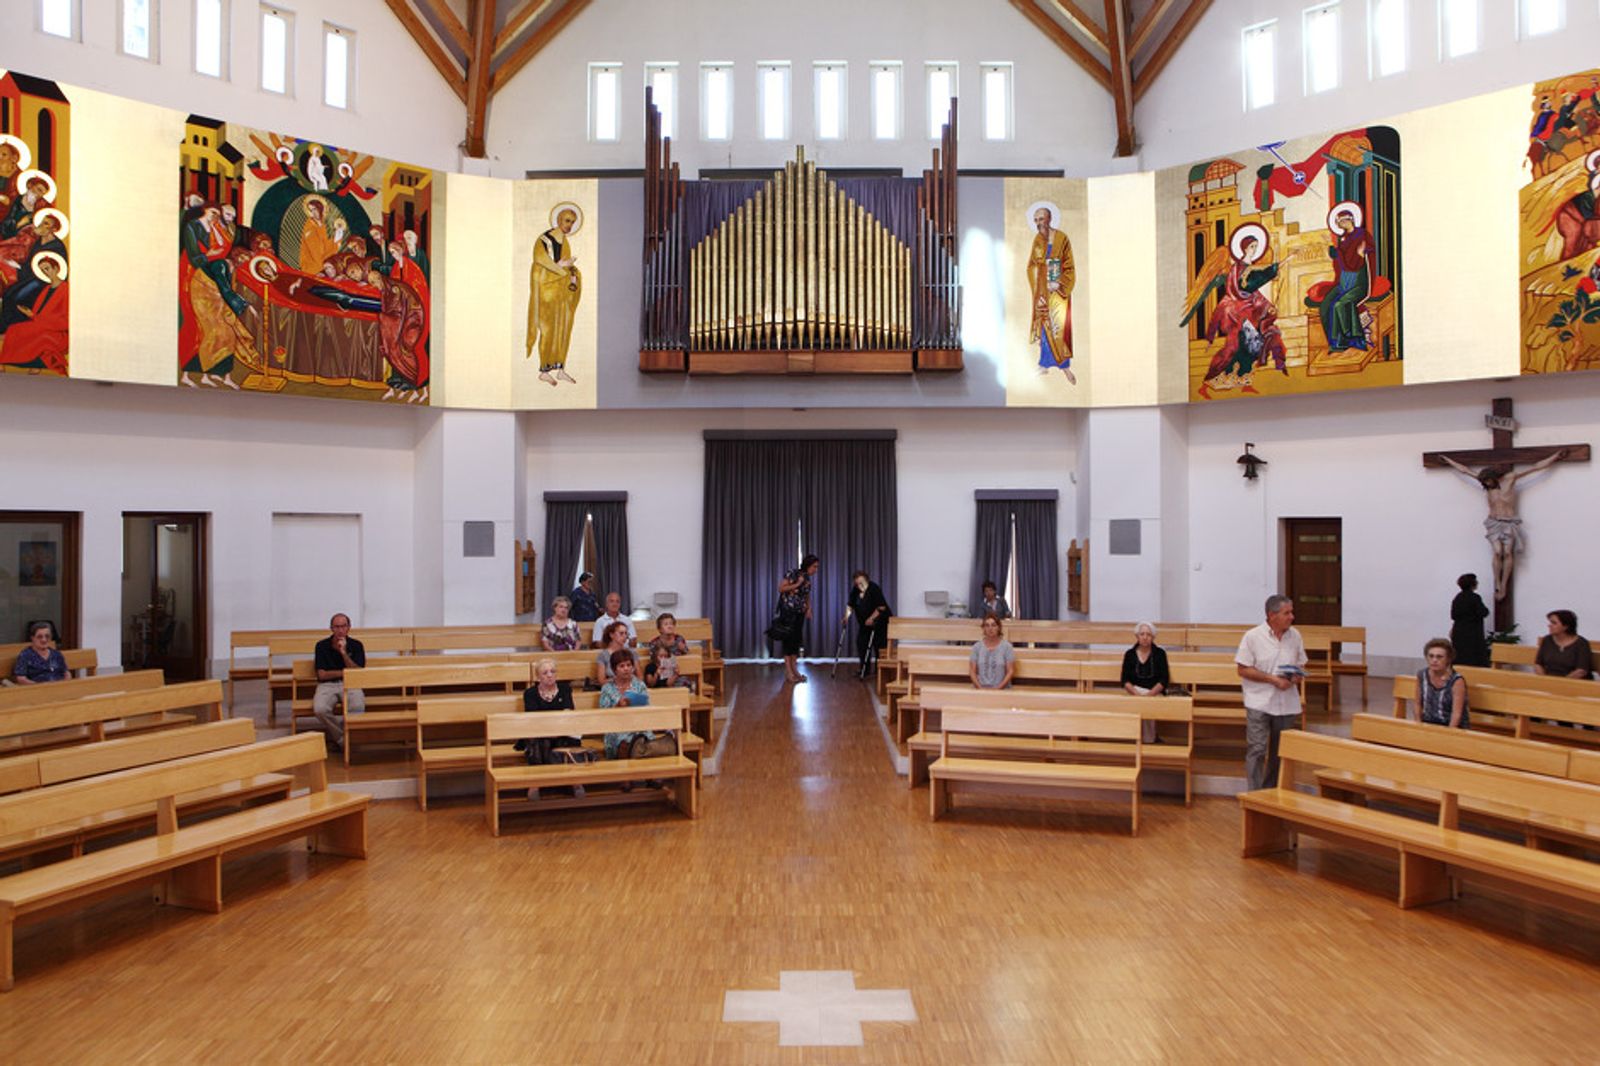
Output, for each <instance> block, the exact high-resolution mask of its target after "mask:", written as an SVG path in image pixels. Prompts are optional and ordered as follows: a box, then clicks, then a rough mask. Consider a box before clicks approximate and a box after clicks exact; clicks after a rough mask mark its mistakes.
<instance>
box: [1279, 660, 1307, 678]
mask: <svg viewBox="0 0 1600 1066" xmlns="http://www.w3.org/2000/svg"><path fill="white" fill-rule="evenodd" d="M1277 674H1278V676H1279V677H1305V676H1306V672H1305V671H1304V670H1302V669H1300V668H1299V667H1298V666H1296V665H1294V664H1293V663H1287V664H1285V665H1283V666H1280V667H1278V669H1277Z"/></svg>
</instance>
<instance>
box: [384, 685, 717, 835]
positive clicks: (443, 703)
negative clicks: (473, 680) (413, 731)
mask: <svg viewBox="0 0 1600 1066" xmlns="http://www.w3.org/2000/svg"><path fill="white" fill-rule="evenodd" d="M689 699H690V694H689V690H688V689H686V688H676V689H673V688H668V689H653V690H652V691H651V693H650V706H652V707H673V708H677V709H678V710H679V711H680V712H681V714H682V721H681V724H680V726H679V728H680V729H681V730H682V732H680V733H679V734H678V742H679V743H678V750H679V751H680V752H681V753H682V754H683V755H684V756H685V757H686V758H688V759H690V760H691V761H692V762H693V763H694V765H695V784H696V785H698V784H699V783H700V764H701V761H702V759H703V756H704V752H705V747H706V742H705V739H704V738H703V737H701V736H700V735H699V734H698V733H696V731H695V730H694V729H692V728H691V727H690V722H689V710H690V705H689ZM572 703H573V709H574V710H579V711H599V710H601V709H602V708H601V707H600V693H598V692H577V691H575V692H573V694H572ZM521 710H522V696H521V695H520V694H516V695H509V696H502V695H494V696H428V697H424V698H422V699H420V700H418V701H417V741H416V743H417V806H418V807H419V808H420V809H421V810H424V811H425V810H427V809H428V778H429V777H430V776H442V775H446V774H465V773H473V774H477V773H482V772H483V738H484V722H485V721H486V720H487V719H488V717H489V716H490V715H493V714H514V713H516V712H518V711H521ZM538 713H541V714H547V713H554V712H546V711H541V712H538ZM496 758H497V759H498V760H499V761H500V762H501V763H503V764H504V765H513V764H517V763H523V762H526V759H524V757H523V755H522V753H521V752H518V751H515V750H512V749H510V748H507V749H506V750H504V751H499V752H496Z"/></svg>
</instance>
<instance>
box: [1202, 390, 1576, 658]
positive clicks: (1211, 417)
mask: <svg viewBox="0 0 1600 1066" xmlns="http://www.w3.org/2000/svg"><path fill="white" fill-rule="evenodd" d="M1496 396H1510V397H1512V398H1513V399H1514V400H1515V411H1516V418H1517V421H1518V422H1519V423H1520V424H1521V427H1522V428H1521V429H1520V430H1519V431H1518V433H1517V435H1516V443H1517V444H1518V445H1519V446H1532V445H1542V444H1572V443H1589V444H1591V445H1594V444H1600V440H1596V433H1595V425H1596V423H1595V418H1594V411H1595V406H1596V403H1597V401H1600V380H1597V378H1596V376H1595V375H1592V374H1574V375H1565V376H1564V377H1561V378H1559V379H1558V378H1552V377H1543V378H1524V379H1520V380H1515V381H1498V382H1473V383H1463V384H1458V385H1434V386H1428V387H1424V388H1411V389H1404V390H1399V389H1384V390H1374V391H1371V392H1367V393H1364V394H1346V395H1334V394H1330V395H1327V396H1323V397H1320V398H1309V397H1306V398H1291V399H1283V400H1278V401H1274V402H1272V403H1268V404H1260V403H1252V404H1250V406H1249V411H1250V417H1249V418H1248V419H1245V418H1242V417H1241V413H1242V409H1241V407H1240V405H1239V404H1237V403H1225V404H1207V405H1201V406H1195V407H1191V408H1190V409H1189V429H1188V454H1189V509H1190V516H1189V537H1188V541H1189V563H1190V567H1191V570H1190V581H1189V597H1190V604H1191V605H1192V611H1191V614H1192V617H1193V619H1194V620H1195V621H1216V622H1241V621H1242V622H1248V621H1254V620H1256V619H1257V618H1258V617H1259V616H1260V615H1261V607H1262V601H1263V600H1264V599H1265V597H1266V596H1267V595H1269V594H1270V593H1272V592H1275V591H1278V586H1279V584H1280V582H1281V581H1282V578H1283V566H1282V556H1283V546H1282V544H1281V543H1280V542H1281V533H1280V523H1281V520H1282V519H1284V518H1295V517H1324V516H1326V517H1334V516H1338V517H1342V518H1343V520H1344V526H1343V528H1344V620H1345V622H1346V623H1348V624H1350V625H1365V626H1366V627H1367V630H1368V634H1369V636H1370V637H1371V639H1372V648H1371V652H1370V653H1371V654H1376V655H1381V656H1394V657H1405V658H1418V659H1420V655H1421V649H1422V645H1423V642H1425V641H1426V640H1427V639H1428V638H1429V637H1434V636H1442V635H1448V633H1449V629H1450V614H1449V611H1450V598H1451V597H1452V596H1453V595H1455V591H1456V589H1455V579H1456V575H1458V574H1460V573H1463V572H1465V571H1473V572H1475V573H1477V574H1478V576H1479V579H1480V581H1481V582H1482V588H1483V591H1484V593H1485V596H1486V597H1487V594H1488V590H1489V589H1490V587H1491V586H1492V584H1493V579H1492V573H1491V570H1490V565H1489V561H1490V554H1489V547H1488V544H1487V543H1486V542H1485V541H1484V539H1483V518H1484V515H1485V514H1486V513H1487V511H1486V507H1485V503H1484V498H1483V492H1482V491H1481V490H1480V489H1479V488H1477V486H1476V485H1475V484H1473V483H1472V482H1469V481H1467V480H1466V479H1465V478H1463V477H1462V476H1460V475H1458V474H1455V473H1453V472H1451V471H1448V470H1424V469H1423V466H1422V453H1423V452H1425V451H1442V450H1448V449H1464V448H1487V447H1489V443H1490V442H1489V431H1488V430H1487V429H1485V428H1484V425H1483V418H1484V415H1486V414H1487V413H1488V412H1489V401H1490V400H1491V399H1492V398H1493V397H1496ZM1246 440H1250V441H1253V442H1255V445H1256V449H1255V450H1256V453H1257V454H1258V455H1260V456H1261V457H1262V458H1264V459H1266V460H1267V461H1268V463H1269V465H1268V466H1267V467H1266V468H1265V469H1264V470H1263V471H1262V473H1261V478H1260V480H1258V481H1254V482H1247V481H1245V480H1244V479H1243V478H1242V477H1241V476H1240V467H1239V466H1238V464H1237V463H1236V462H1235V460H1236V459H1237V458H1238V456H1239V453H1240V452H1242V451H1243V450H1244V447H1243V445H1244V442H1245V441H1246ZM1519 491H1520V495H1521V511H1522V516H1523V519H1524V522H1525V523H1526V524H1525V532H1526V534H1527V538H1528V549H1527V553H1526V554H1525V555H1523V556H1522V557H1521V558H1520V559H1519V561H1518V564H1517V578H1516V590H1517V594H1516V606H1517V621H1518V623H1519V627H1520V630H1521V632H1522V634H1523V639H1524V642H1527V641H1529V640H1531V639H1534V638H1537V637H1538V636H1539V635H1541V634H1542V633H1543V632H1544V623H1543V619H1544V614H1545V612H1547V611H1550V610H1553V609H1555V608H1557V607H1567V608H1570V609H1572V610H1574V611H1576V612H1577V613H1578V616H1579V620H1580V622H1583V623H1584V624H1585V625H1587V626H1588V627H1589V628H1590V629H1593V628H1595V626H1596V624H1597V623H1600V588H1597V586H1596V584H1595V582H1594V580H1593V576H1592V575H1593V570H1594V568H1593V567H1592V566H1590V565H1588V564H1587V562H1586V560H1588V559H1589V558H1591V557H1592V556H1593V554H1594V534H1593V529H1594V527H1595V523H1596V522H1597V521H1600V504H1597V503H1596V501H1597V500H1600V464H1596V463H1594V462H1590V463H1582V464H1579V463H1569V464H1562V465H1560V466H1558V467H1556V468H1555V469H1554V470H1552V471H1549V472H1547V473H1544V474H1540V475H1536V476H1535V477H1534V478H1531V479H1529V480H1528V481H1526V482H1524V483H1522V485H1520V486H1519ZM1586 619H1587V621H1585V620H1586Z"/></svg>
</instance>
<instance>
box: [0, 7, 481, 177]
mask: <svg viewBox="0 0 1600 1066" xmlns="http://www.w3.org/2000/svg"><path fill="white" fill-rule="evenodd" d="M78 6H79V7H80V8H81V10H82V12H83V17H82V23H81V27H80V28H81V34H80V39H79V40H75V41H69V40H64V39H62V38H60V37H53V36H50V35H49V34H45V33H41V32H39V30H38V29H37V26H38V0H5V2H4V3H0V69H14V70H19V71H21V72H23V73H24V74H33V75H36V76H38V77H41V78H51V79H54V80H56V81H61V82H66V83H68V84H69V85H82V86H85V87H87V88H90V89H99V90H101V91H103V92H109V93H116V94H118V95H120V96H126V97H130V98H132V99H135V100H143V101H145V102H147V103H152V104H159V105H161V106H163V107H170V108H174V109H176V110H179V111H185V112H193V113H197V114H201V115H206V116H208V117H211V118H218V119H222V120H224V121H227V122H240V123H245V124H247V125H253V126H257V127H260V128H262V129H267V130H272V131H275V132H278V133H285V134H289V135H291V136H295V137H307V138H316V139H319V140H325V141H328V142H330V143H333V144H338V145H343V146H344V147H347V148H354V149H358V150H360V151H362V152H367V153H371V154H374V155H383V156H387V157H389V158H391V159H396V160H399V161H401V162H406V163H415V164H419V165H424V166H432V167H439V168H442V169H446V170H454V169H456V167H457V165H458V163H459V160H460V153H459V151H457V146H458V145H459V144H460V143H461V140H462V137H463V136H464V134H465V132H466V110H465V107H464V106H463V105H462V103H461V101H460V100H459V99H458V98H457V97H456V95H455V94H454V93H453V92H451V91H450V89H449V87H448V86H446V85H445V83H444V79H443V78H441V77H440V76H439V73H438V72H437V71H436V70H434V69H433V65H432V64H431V63H429V62H428V60H427V58H426V57H425V56H424V55H423V54H422V51H421V49H419V48H418V47H417V46H416V44H415V43H414V42H413V41H412V40H411V37H410V35H409V34H407V33H406V30H405V27H403V26H401V25H400V22H399V20H398V19H396V18H395V17H394V14H393V12H391V11H390V10H389V8H388V6H387V5H385V4H382V3H379V2H377V0H291V2H289V3H286V4H284V5H283V7H284V8H286V9H288V10H291V11H293V12H294V16H295V18H294V45H295V47H294V60H295V61H294V78H293V92H292V93H291V94H289V95H287V96H285V95H279V94H276V93H267V92H263V91H262V90H261V89H260V88H258V86H259V85H260V77H261V62H260V48H261V38H260V13H261V4H260V3H259V2H258V0H229V2H228V3H227V4H226V5H225V7H226V10H227V12H228V18H229V25H230V27H231V33H230V35H229V42H230V43H229V47H228V50H227V62H226V64H225V67H224V72H225V74H226V76H225V77H223V78H212V77H207V76H204V75H200V74H196V73H195V72H194V59H193V57H194V37H193V23H192V19H193V9H194V5H193V4H192V2H191V0H166V2H165V3H161V4H159V5H158V4H152V5H151V6H152V7H157V8H159V11H160V16H161V17H160V23H159V40H158V45H159V47H158V49H157V51H156V59H155V61H150V60H144V59H138V58H135V57H132V56H126V55H123V54H122V52H121V50H120V42H121V37H120V35H119V29H118V27H119V23H118V15H117V11H118V9H119V8H120V6H121V4H120V3H114V2H112V0H81V2H80V4H79V5H78ZM325 21H326V22H329V23H333V24H335V25H338V26H340V27H342V28H344V29H346V30H352V31H354V33H355V42H356V46H355V47H356V51H355V55H356V62H355V66H356V73H355V78H354V80H353V81H352V82H351V85H352V97H351V106H350V107H349V108H348V109H345V110H341V109H339V108H333V107H327V106H325V105H324V104H323V103H322V27H323V23H324V22H325ZM174 150H176V144H174ZM175 158H176V157H174V159H175ZM176 166H177V164H176V162H174V164H173V167H174V176H173V180H174V183H175V182H176V180H177V177H176ZM174 188H176V184H174Z"/></svg>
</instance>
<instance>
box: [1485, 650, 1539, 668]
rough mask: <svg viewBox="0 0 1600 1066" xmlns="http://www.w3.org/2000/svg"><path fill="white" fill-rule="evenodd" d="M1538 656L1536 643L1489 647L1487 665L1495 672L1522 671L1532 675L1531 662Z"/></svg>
mask: <svg viewBox="0 0 1600 1066" xmlns="http://www.w3.org/2000/svg"><path fill="white" fill-rule="evenodd" d="M1538 656H1539V645H1538V644H1537V643H1534V644H1491V645H1489V665H1490V666H1491V667H1492V668H1494V669H1497V670H1522V671H1525V672H1527V673H1532V672H1533V661H1534V660H1535V659H1536V658H1538Z"/></svg>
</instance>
